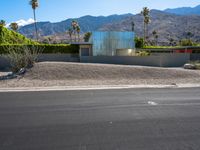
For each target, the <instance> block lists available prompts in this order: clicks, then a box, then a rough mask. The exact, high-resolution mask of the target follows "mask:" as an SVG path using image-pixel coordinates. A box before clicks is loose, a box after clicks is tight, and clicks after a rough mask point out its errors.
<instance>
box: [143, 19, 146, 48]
mask: <svg viewBox="0 0 200 150" xmlns="http://www.w3.org/2000/svg"><path fill="white" fill-rule="evenodd" d="M143 30H144V44H145V43H146V23H145V22H144V29H143Z"/></svg>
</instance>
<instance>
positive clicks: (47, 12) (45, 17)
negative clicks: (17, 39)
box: [0, 0, 200, 22]
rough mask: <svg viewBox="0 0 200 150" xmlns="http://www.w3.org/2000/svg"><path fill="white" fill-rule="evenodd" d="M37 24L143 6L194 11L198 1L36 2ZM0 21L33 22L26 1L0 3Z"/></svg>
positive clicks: (86, 0)
mask: <svg viewBox="0 0 200 150" xmlns="http://www.w3.org/2000/svg"><path fill="white" fill-rule="evenodd" d="M39 3H40V7H39V8H38V9H37V18H38V19H37V20H38V21H51V22H57V21H62V20H65V19H67V18H76V17H80V16H84V15H93V16H99V15H104V16H106V15H111V14H124V13H133V14H135V13H138V12H140V11H141V9H142V8H143V7H144V6H147V7H149V8H151V9H160V10H163V9H166V8H176V7H183V6H190V7H194V6H196V5H199V4H200V1H199V0H39ZM0 4H1V11H0V20H1V19H4V20H6V22H14V21H17V20H20V19H24V20H28V19H29V18H33V17H32V16H33V14H32V9H31V6H29V0H0Z"/></svg>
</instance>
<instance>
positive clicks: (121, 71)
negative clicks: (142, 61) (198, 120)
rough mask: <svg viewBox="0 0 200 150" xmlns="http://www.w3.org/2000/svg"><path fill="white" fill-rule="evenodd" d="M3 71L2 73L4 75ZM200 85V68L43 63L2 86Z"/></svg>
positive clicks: (2, 82) (2, 83)
mask: <svg viewBox="0 0 200 150" xmlns="http://www.w3.org/2000/svg"><path fill="white" fill-rule="evenodd" d="M5 74H6V73H5V72H0V76H2V75H5ZM192 83H195V84H198V83H199V84H200V71H198V70H184V69H181V68H156V67H142V66H125V65H104V64H81V63H63V62H62V63H59V62H43V63H37V64H36V65H35V67H34V68H32V69H31V70H29V71H28V72H27V73H26V74H25V75H24V76H23V77H19V78H17V79H12V80H4V81H0V88H6V87H47V86H87V85H139V84H144V85H146V84H151V85H153V84H165V85H171V84H192Z"/></svg>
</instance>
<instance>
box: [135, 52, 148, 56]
mask: <svg viewBox="0 0 200 150" xmlns="http://www.w3.org/2000/svg"><path fill="white" fill-rule="evenodd" d="M136 56H150V52H148V51H139V52H137V53H136Z"/></svg>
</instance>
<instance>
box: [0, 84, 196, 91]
mask: <svg viewBox="0 0 200 150" xmlns="http://www.w3.org/2000/svg"><path fill="white" fill-rule="evenodd" d="M195 87H196V88H200V84H177V85H100V86H99V85H92V86H52V87H17V88H0V92H36V91H76V90H108V89H111V90H112V89H113V90H114V89H140V88H195Z"/></svg>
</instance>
